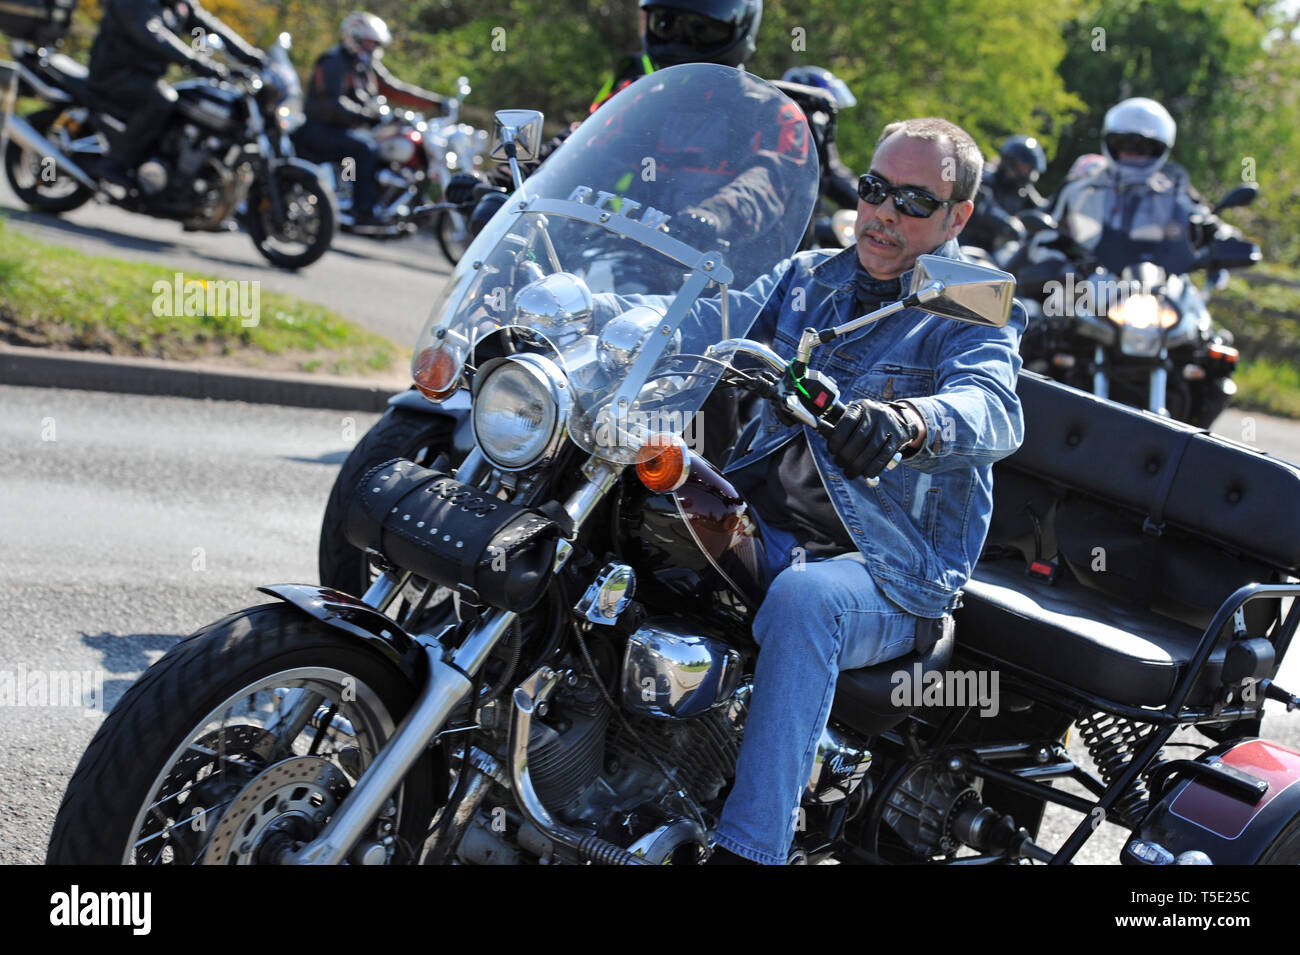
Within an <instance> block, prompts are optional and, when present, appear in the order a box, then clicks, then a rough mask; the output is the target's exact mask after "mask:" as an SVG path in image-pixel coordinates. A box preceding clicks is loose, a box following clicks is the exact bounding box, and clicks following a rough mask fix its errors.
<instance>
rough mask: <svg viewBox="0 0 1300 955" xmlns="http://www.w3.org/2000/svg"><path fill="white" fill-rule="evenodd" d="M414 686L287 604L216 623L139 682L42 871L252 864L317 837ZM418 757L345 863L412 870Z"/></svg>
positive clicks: (422, 826)
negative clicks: (81, 867)
mask: <svg viewBox="0 0 1300 955" xmlns="http://www.w3.org/2000/svg"><path fill="white" fill-rule="evenodd" d="M414 692H415V690H414V687H413V686H412V685H411V684H410V683H409V681H408V680H407V679H406V678H405V677H404V676H403V675H402V674H401V673H400V672H399V671H398V670H397V669H396V667H395V666H394V665H392V664H391V663H389V662H388V661H386V660H384V659H383V658H382V657H381V656H379V655H378V654H377V653H376V652H375V651H373V650H371V649H370V648H368V647H366V646H364V645H363V644H361V643H359V642H358V641H356V640H355V639H353V638H350V637H348V636H346V635H344V634H341V633H339V632H337V631H335V630H332V629H330V628H329V627H327V626H325V625H324V624H321V623H319V622H317V621H315V620H312V619H310V618H309V617H307V616H305V615H304V614H303V613H302V611H300V610H298V609H297V608H295V607H292V606H289V605H287V604H269V605H265V606H261V607H254V608H251V609H249V610H244V611H240V612H239V613H235V614H232V615H230V616H228V617H226V618H225V619H223V620H220V621H218V622H217V623H214V624H212V625H210V626H208V627H206V628H204V629H203V630H200V631H199V632H198V633H196V634H194V635H193V636H191V637H189V638H188V639H186V640H184V641H183V642H181V643H180V644H178V645H177V646H175V647H174V648H172V650H170V651H169V652H168V653H167V655H166V656H164V657H163V659H162V660H160V661H159V662H158V663H157V664H155V665H154V666H153V667H151V668H150V669H149V670H148V671H146V673H145V674H144V676H143V677H141V678H140V679H139V680H138V681H137V682H136V683H135V684H134V685H133V686H132V687H131V689H130V690H128V691H127V693H126V695H125V696H123V698H122V699H121V700H120V701H119V703H118V704H117V706H115V707H114V708H113V711H112V712H111V713H110V714H109V716H108V719H107V720H105V721H104V725H103V726H101V727H100V729H99V732H98V733H96V734H95V738H94V739H93V740H92V741H91V744H90V747H89V748H88V749H87V750H86V753H85V755H83V756H82V758H81V762H80V764H79V765H78V767H77V771H76V773H75V774H74V775H73V777H72V781H71V782H70V783H69V785H68V791H67V793H66V794H65V795H64V798H63V804H62V805H61V806H60V807H59V813H58V816H57V818H56V819H55V822H54V831H53V834H52V835H51V837H50V848H49V854H48V857H47V862H49V863H50V864H99V865H104V864H133V863H134V864H138V865H162V864H174V865H193V864H216V865H264V864H276V863H280V862H283V861H285V860H286V857H287V856H288V854H289V853H291V852H293V851H295V850H296V849H298V848H300V847H302V846H303V845H305V844H306V843H307V842H310V841H311V840H312V839H314V838H315V837H316V836H317V835H319V834H320V832H321V830H322V829H323V828H324V826H325V824H326V823H327V822H328V821H329V819H330V817H331V816H332V815H333V814H334V813H335V811H336V810H337V809H338V807H339V805H340V804H341V803H342V802H343V800H344V799H345V798H346V797H347V795H348V794H349V793H350V792H351V790H352V787H353V786H354V785H355V784H356V781H357V779H358V778H359V777H360V775H361V773H362V772H363V771H364V769H365V768H366V767H367V766H368V765H370V762H371V761H372V760H373V759H374V758H375V755H376V754H377V753H378V752H379V751H380V749H382V747H383V746H384V744H385V743H386V742H387V740H388V739H389V738H390V737H391V736H392V734H393V732H394V729H395V727H396V726H397V725H398V724H399V723H400V722H401V719H402V716H403V714H405V712H406V711H407V709H409V707H410V705H411V703H412V701H413V698H414ZM431 761H432V758H431V755H430V751H429V750H426V751H425V755H424V756H422V757H421V759H420V761H419V762H418V763H417V764H416V766H415V768H414V769H413V770H412V772H411V773H410V775H409V776H408V777H407V779H406V781H405V782H404V783H403V784H402V786H401V787H399V789H398V790H397V791H396V792H395V793H394V795H393V797H392V798H391V799H390V800H389V801H388V804H387V805H386V806H385V807H384V808H383V809H382V810H381V812H380V815H379V817H378V818H377V819H376V820H374V822H373V823H372V824H371V826H370V827H369V829H368V830H367V832H366V834H365V836H364V837H363V838H362V839H361V841H360V843H359V844H358V846H357V847H356V849H355V850H354V852H353V853H352V857H351V861H354V862H364V863H367V864H384V863H389V864H395V863H402V862H413V861H418V857H419V854H420V850H421V846H422V844H423V841H424V836H425V833H426V832H427V829H428V825H429V821H430V819H431V817H432V815H433V812H434V809H435V807H434V805H433V802H434V799H433V777H432V770H431Z"/></svg>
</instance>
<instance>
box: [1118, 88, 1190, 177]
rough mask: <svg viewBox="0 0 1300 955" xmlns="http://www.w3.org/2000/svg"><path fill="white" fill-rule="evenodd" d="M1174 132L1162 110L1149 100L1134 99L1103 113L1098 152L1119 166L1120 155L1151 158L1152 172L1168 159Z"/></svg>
mask: <svg viewBox="0 0 1300 955" xmlns="http://www.w3.org/2000/svg"><path fill="white" fill-rule="evenodd" d="M1177 129H1178V127H1177V125H1176V124H1175V123H1174V118H1173V117H1172V116H1170V115H1169V111H1168V110H1166V109H1165V108H1164V107H1163V106H1161V105H1160V104H1159V103H1157V102H1156V101H1155V100H1153V99H1147V98H1146V97H1143V96H1135V97H1133V98H1132V99H1126V100H1124V101H1123V102H1122V103H1117V104H1115V105H1114V106H1112V107H1111V108H1110V109H1109V110H1108V111H1107V112H1106V119H1105V121H1104V122H1103V123H1102V124H1101V151H1102V152H1103V153H1105V154H1106V158H1107V159H1109V160H1110V161H1111V162H1119V157H1120V154H1121V153H1124V154H1128V155H1141V156H1150V157H1153V158H1154V159H1155V162H1154V163H1153V164H1152V170H1151V171H1152V172H1154V171H1155V170H1156V169H1159V168H1160V167H1161V166H1163V165H1164V162H1165V160H1166V159H1168V158H1169V151H1170V150H1171V149H1173V148H1174V133H1175V132H1176V131H1177Z"/></svg>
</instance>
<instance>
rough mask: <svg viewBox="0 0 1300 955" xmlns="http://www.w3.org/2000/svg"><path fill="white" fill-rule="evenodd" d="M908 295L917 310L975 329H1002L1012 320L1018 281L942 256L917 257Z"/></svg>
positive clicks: (1007, 274)
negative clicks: (979, 326)
mask: <svg viewBox="0 0 1300 955" xmlns="http://www.w3.org/2000/svg"><path fill="white" fill-rule="evenodd" d="M908 294H909V295H917V296H918V297H919V301H918V302H917V308H920V309H922V310H923V311H926V312H930V313H931V314H932V315H941V316H943V317H944V318H952V319H956V320H957V321H959V322H970V323H971V324H974V325H990V326H992V327H994V328H1001V327H1002V326H1004V325H1005V324H1006V323H1007V320H1008V319H1009V318H1010V317H1011V301H1012V299H1013V298H1014V297H1015V294H1016V280H1015V278H1014V277H1013V276H1012V275H1011V274H1010V273H1009V272H1003V271H1001V270H1000V269H990V268H985V267H984V266H982V265H972V264H971V263H969V262H962V261H960V260H959V259H949V258H944V257H943V256H939V255H922V256H918V257H917V260H916V266H915V267H914V268H913V270H912V284H911V287H910V288H909V289H908Z"/></svg>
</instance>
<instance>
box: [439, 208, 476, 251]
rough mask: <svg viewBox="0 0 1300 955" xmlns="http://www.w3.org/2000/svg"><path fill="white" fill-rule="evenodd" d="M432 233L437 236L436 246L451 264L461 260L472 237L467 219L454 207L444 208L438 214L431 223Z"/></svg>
mask: <svg viewBox="0 0 1300 955" xmlns="http://www.w3.org/2000/svg"><path fill="white" fill-rule="evenodd" d="M433 231H434V235H436V236H437V237H438V248H440V249H442V254H443V256H444V257H445V258H446V259H447V261H448V262H450V263H451V264H452V265H455V264H456V263H457V262H459V261H460V260H461V256H463V255H464V254H465V250H466V249H468V248H469V244H470V242H472V241H473V240H474V237H473V236H472V235H470V234H469V221H468V219H467V218H466V217H465V216H463V215H461V213H460V212H459V211H458V210H456V209H451V210H444V211H443V212H441V213H439V214H438V218H437V220H436V221H435V222H434V225H433Z"/></svg>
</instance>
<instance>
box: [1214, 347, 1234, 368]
mask: <svg viewBox="0 0 1300 955" xmlns="http://www.w3.org/2000/svg"><path fill="white" fill-rule="evenodd" d="M1240 356H1241V352H1239V351H1237V349H1235V348H1233V347H1232V346H1231V345H1211V346H1210V357H1211V358H1215V359H1217V360H1219V361H1226V362H1227V363H1228V364H1229V365H1235V364H1236V363H1237V359H1238V358H1239V357H1240Z"/></svg>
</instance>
